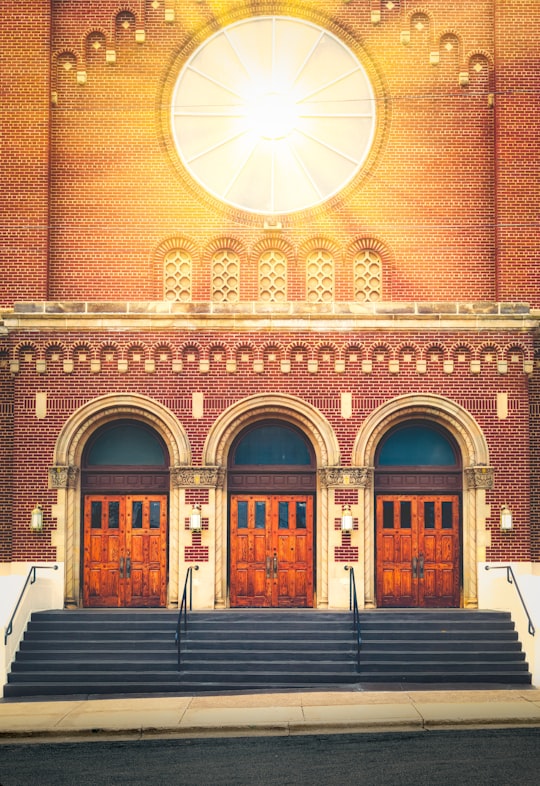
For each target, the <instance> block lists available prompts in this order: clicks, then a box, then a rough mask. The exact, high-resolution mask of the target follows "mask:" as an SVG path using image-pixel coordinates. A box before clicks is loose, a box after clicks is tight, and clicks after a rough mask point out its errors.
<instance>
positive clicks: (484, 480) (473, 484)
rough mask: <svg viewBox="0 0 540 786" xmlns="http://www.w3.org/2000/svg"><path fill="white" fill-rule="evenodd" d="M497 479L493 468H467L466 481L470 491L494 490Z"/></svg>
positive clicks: (479, 466) (478, 466)
mask: <svg viewBox="0 0 540 786" xmlns="http://www.w3.org/2000/svg"><path fill="white" fill-rule="evenodd" d="M494 479H495V472H494V470H493V467H486V466H482V465H477V466H474V467H465V480H466V482H467V487H468V488H470V489H492V488H493V483H494Z"/></svg>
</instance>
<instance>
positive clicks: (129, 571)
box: [126, 554, 131, 579]
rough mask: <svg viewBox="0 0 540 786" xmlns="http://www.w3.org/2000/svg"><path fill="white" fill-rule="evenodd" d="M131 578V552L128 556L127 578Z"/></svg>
mask: <svg viewBox="0 0 540 786" xmlns="http://www.w3.org/2000/svg"><path fill="white" fill-rule="evenodd" d="M130 578H131V557H130V556H129V554H128V555H127V557H126V579H130Z"/></svg>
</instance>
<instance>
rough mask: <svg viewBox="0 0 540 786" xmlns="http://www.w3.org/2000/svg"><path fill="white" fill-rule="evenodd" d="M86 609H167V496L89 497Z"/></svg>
mask: <svg viewBox="0 0 540 786" xmlns="http://www.w3.org/2000/svg"><path fill="white" fill-rule="evenodd" d="M83 537H84V566H83V603H84V605H85V606H90V607H114V606H123V607H145V606H164V605H165V601H166V589H167V496H166V495H144V494H133V495H114V496H113V495H93V494H92V495H86V496H85V497H84V535H83Z"/></svg>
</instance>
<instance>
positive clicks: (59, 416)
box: [5, 330, 530, 560]
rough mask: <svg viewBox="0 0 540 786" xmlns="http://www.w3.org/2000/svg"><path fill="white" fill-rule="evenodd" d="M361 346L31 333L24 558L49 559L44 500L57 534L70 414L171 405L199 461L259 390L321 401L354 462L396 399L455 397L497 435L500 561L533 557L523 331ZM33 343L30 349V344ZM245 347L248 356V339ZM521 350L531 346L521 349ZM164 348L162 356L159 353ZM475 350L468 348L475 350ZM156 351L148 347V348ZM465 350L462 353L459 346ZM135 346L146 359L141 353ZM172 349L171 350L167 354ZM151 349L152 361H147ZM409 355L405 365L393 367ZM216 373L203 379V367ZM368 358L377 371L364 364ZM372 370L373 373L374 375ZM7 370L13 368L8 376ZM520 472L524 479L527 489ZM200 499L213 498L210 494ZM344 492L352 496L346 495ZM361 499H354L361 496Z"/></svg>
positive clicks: (493, 438)
mask: <svg viewBox="0 0 540 786" xmlns="http://www.w3.org/2000/svg"><path fill="white" fill-rule="evenodd" d="M360 336H361V347H360V341H359V342H358V346H357V347H355V346H354V345H353V346H351V343H350V341H349V340H348V338H341V339H338V338H336V336H335V335H334V334H329V335H325V334H324V333H322V334H321V335H317V337H316V342H314V340H313V336H312V335H311V334H309V333H302V332H301V331H299V332H292V333H287V332H283V333H281V334H280V346H275V347H274V350H273V351H272V352H267V353H266V355H265V351H264V347H265V345H266V342H267V337H266V336H265V335H264V334H261V333H259V332H252V333H248V332H242V333H241V334H239V335H236V334H235V333H234V332H232V333H228V334H223V333H221V334H217V335H215V334H214V333H213V332H212V331H206V332H204V333H200V334H199V335H198V337H197V339H196V340H194V337H193V336H191V335H190V334H189V333H183V332H182V331H175V332H174V333H167V332H164V333H162V334H161V335H160V340H159V343H158V344H157V345H156V342H155V334H153V333H145V332H144V331H141V332H139V333H138V334H137V342H138V344H137V347H138V348H134V346H133V333H131V332H125V333H122V331H115V332H114V334H111V333H109V332H107V331H97V332H95V333H94V334H93V335H92V336H86V344H84V345H83V344H82V343H81V336H80V335H72V334H70V333H63V332H62V331H54V332H50V333H47V332H45V331H43V332H42V333H41V334H40V335H39V336H36V334H34V333H28V334H27V335H26V336H24V334H23V333H22V332H20V333H19V334H18V335H17V338H18V340H19V345H18V347H17V348H15V347H14V353H13V354H14V356H17V357H18V358H19V371H18V373H17V374H16V376H15V378H14V402H15V427H14V459H15V472H16V477H17V496H16V500H15V505H14V511H13V520H14V529H13V558H15V559H22V558H23V557H24V558H28V557H29V556H32V557H35V558H37V557H41V558H44V557H45V556H50V557H52V551H51V550H50V549H48V548H46V549H45V550H44V551H42V547H41V543H42V542H43V543H46V542H48V538H46V537H43V538H42V539H41V540H40V538H39V537H36V536H35V535H31V534H30V533H29V532H28V517H29V513H30V511H31V509H32V508H33V506H34V505H35V503H36V502H38V501H39V502H41V503H42V504H44V509H45V516H46V521H47V522H48V524H47V526H50V525H51V520H50V506H51V504H53V503H54V502H55V501H56V492H54V491H47V468H48V467H49V466H51V465H52V463H53V451H54V445H55V441H56V439H57V436H58V434H59V432H60V430H61V428H62V426H63V425H64V423H65V421H66V419H67V418H68V417H69V415H70V414H71V413H72V412H74V411H75V410H76V409H77V408H79V407H81V406H82V405H83V404H85V403H87V402H88V401H90V400H92V399H94V398H95V397H97V396H100V395H104V394H108V393H140V394H144V395H146V396H149V397H151V398H152V399H154V400H156V401H159V402H161V403H163V404H164V405H165V406H167V407H168V408H169V409H171V410H172V412H173V413H174V414H175V415H176V417H178V419H179V421H180V423H181V424H182V426H183V427H184V429H185V431H186V433H187V437H188V439H189V443H190V445H191V449H192V456H193V462H194V463H195V464H199V463H200V462H201V458H202V450H203V446H204V442H205V440H206V438H207V435H208V433H209V431H210V430H211V428H212V426H213V424H214V422H215V420H216V418H217V417H218V416H219V415H220V414H221V413H222V412H223V410H224V409H225V408H227V407H229V406H231V405H232V404H234V403H236V402H237V401H239V400H241V399H243V398H245V397H247V396H249V395H253V394H255V393H264V392H265V391H268V392H269V393H273V392H275V391H280V392H281V393H286V394H290V395H294V396H298V397H300V398H301V399H303V400H305V401H307V402H309V403H311V404H312V405H313V406H315V407H317V408H318V409H319V410H320V411H321V412H322V413H323V414H324V416H325V417H326V418H327V419H328V421H329V423H330V424H331V426H332V428H333V429H334V431H335V433H336V435H337V438H338V442H339V448H340V453H341V460H342V462H343V463H344V464H348V463H350V462H351V451H352V448H353V444H354V441H355V438H356V435H357V433H358V431H359V430H360V428H361V427H362V424H363V422H364V421H365V419H366V418H367V417H368V416H369V415H370V414H371V413H372V412H373V410H374V409H376V408H377V407H378V406H380V405H381V404H382V403H384V402H385V401H388V400H389V399H390V398H393V397H395V396H399V395H403V394H407V393H411V392H414V393H419V394H420V393H432V394H438V395H442V396H446V397H448V398H449V399H451V400H453V401H455V402H456V403H458V404H460V405H461V406H463V407H464V408H465V409H466V410H467V411H468V412H470V413H471V414H472V416H473V417H474V418H475V419H476V420H477V422H478V424H479V426H480V428H481V429H482V431H483V433H484V434H485V436H486V439H487V441H488V445H489V451H490V461H491V464H492V466H493V467H495V470H496V483H495V488H494V490H493V491H489V492H487V498H488V502H489V503H491V504H492V506H493V507H492V510H493V517H492V522H491V525H492V529H493V543H492V548H491V549H490V550H489V555H488V556H489V558H490V559H498V558H506V559H510V558H512V559H521V560H526V559H530V535H529V517H530V508H529V500H528V494H529V485H528V478H529V471H530V466H529V461H530V453H529V441H530V428H529V396H528V379H527V376H526V375H525V374H524V372H523V357H524V356H525V355H526V354H528V352H529V350H530V347H529V346H528V342H529V339H527V338H524V337H523V336H519V338H518V336H516V334H514V333H508V334H498V335H496V336H495V335H492V336H490V335H489V333H488V332H487V331H486V332H485V333H482V334H481V336H478V337H476V336H474V335H472V336H471V335H470V334H463V333H462V334H460V333H457V332H454V333H452V332H450V333H448V332H445V333H440V334H438V335H430V336H429V338H428V337H426V336H425V335H423V334H412V333H411V334H406V333H405V334H400V335H399V337H390V336H387V337H386V339H385V341H384V343H383V342H382V341H381V335H380V334H379V333H377V332H373V331H367V330H366V331H364V332H362V334H358V338H360ZM24 338H26V341H25V340H24ZM240 338H241V347H240V349H239V348H238V339H240ZM519 344H520V345H521V349H520V347H519ZM153 345H155V346H156V347H157V348H156V351H155V352H152V350H151V349H149V347H152V346H153ZM503 346H504V347H506V348H510V351H509V352H508V354H507V358H508V361H507V370H506V373H501V372H500V367H499V366H498V363H497V357H498V356H497V351H496V350H497V347H499V351H500V352H501V353H502V354H504V351H503V350H502V347H503ZM445 347H448V348H451V347H454V348H456V352H455V355H454V356H453V360H454V365H453V370H452V371H451V372H449V369H448V366H447V367H446V370H445V366H444V357H445V351H444V348H445ZM467 347H468V350H467ZM145 348H147V349H145ZM457 348H459V349H457ZM135 349H136V351H135ZM167 349H169V352H167ZM145 353H146V354H145ZM338 355H339V356H341V357H343V358H344V359H345V370H344V372H343V373H336V372H335V359H336V357H337V356H338ZM420 355H421V356H423V357H424V358H425V360H426V373H418V371H417V366H416V361H417V359H418V357H419V356H420ZM473 355H474V356H475V357H479V358H481V360H480V367H479V373H478V374H477V373H471V361H470V358H471V356H473ZM92 357H94V358H98V359H100V361H101V366H100V371H99V372H92V371H91V367H90V359H91V358H92ZM230 357H235V358H236V360H237V367H236V368H237V370H236V372H235V373H231V372H227V371H226V359H227V358H230ZM256 357H265V360H264V363H263V366H262V370H261V371H260V373H259V372H258V371H256V370H255V369H256V368H258V369H260V368H261V367H260V366H258V365H257V364H254V359H255V358H256ZM310 357H312V358H313V357H314V358H316V359H317V362H318V365H317V371H316V372H315V373H313V371H312V372H310V371H309V368H308V359H309V358H310ZM396 357H397V358H398V362H399V369H398V372H399V373H397V371H396V366H395V364H391V363H390V359H391V358H396ZM40 358H41V359H42V360H43V359H45V363H46V365H45V366H42V367H41V368H42V373H36V361H37V360H38V359H40ZM68 358H69V359H71V360H72V361H73V371H72V372H70V373H65V372H64V371H63V361H64V359H68ZM120 358H124V359H126V358H127V359H128V363H127V366H126V371H125V372H119V370H118V360H119V359H120ZM175 358H176V359H177V360H179V361H180V362H181V364H182V368H181V371H177V372H174V371H173V365H172V362H173V359H175ZM201 358H206V359H207V360H208V366H204V365H203V368H205V369H206V370H205V371H204V372H203V373H201V370H200V369H201V366H200V359H201ZM365 358H369V359H370V360H371V363H372V366H371V368H372V370H371V371H370V372H368V371H366V370H365V367H363V364H362V360H363V359H365ZM148 359H153V360H154V363H155V366H154V367H155V370H154V371H151V372H149V371H145V360H148ZM283 359H289V360H290V363H291V370H290V372H289V373H283V372H282V371H281V360H283ZM363 368H364V370H363ZM5 373H6V374H7V371H6V372H5ZM194 391H196V392H200V393H202V394H203V395H204V407H203V412H202V417H197V418H194V417H193V413H192V408H191V407H192V393H193V392H194ZM343 391H345V392H347V391H348V392H350V393H351V394H352V414H351V417H346V418H344V417H343V416H342V412H341V393H342V392H343ZM501 391H506V392H507V394H508V416H507V417H506V418H501V417H500V412H499V411H498V408H497V394H498V393H500V392H501ZM38 392H40V393H43V392H46V393H47V412H46V417H44V418H41V419H39V418H37V417H36V409H35V401H36V393H38ZM516 467H519V470H520V475H519V483H516ZM201 494H202V495H203V496H202V497H201ZM206 494H207V492H204V491H200V492H199V491H197V492H190V493H189V494H188V497H187V502H188V504H192V503H193V502H194V501H197V502H203V503H204V502H205V500H206ZM344 494H345V496H344ZM349 494H350V492H339V495H338V501H341V502H342V501H343V500H346V501H348V499H349V497H348V495H349ZM353 496H354V495H353ZM502 504H508V505H509V506H510V507H511V508H512V510H513V512H514V520H515V522H516V527H515V531H514V532H513V533H512V535H510V536H504V539H502V537H501V536H500V533H499V530H498V511H499V510H500V507H501V505H502Z"/></svg>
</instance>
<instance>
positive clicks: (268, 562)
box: [266, 557, 272, 579]
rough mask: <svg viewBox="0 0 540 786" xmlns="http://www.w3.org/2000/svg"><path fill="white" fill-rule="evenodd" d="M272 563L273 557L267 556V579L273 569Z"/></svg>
mask: <svg viewBox="0 0 540 786" xmlns="http://www.w3.org/2000/svg"><path fill="white" fill-rule="evenodd" d="M271 565H272V558H271V557H267V558H266V578H267V579H269V578H270V571H271V569H272V567H271Z"/></svg>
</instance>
